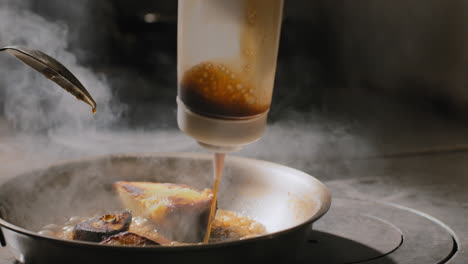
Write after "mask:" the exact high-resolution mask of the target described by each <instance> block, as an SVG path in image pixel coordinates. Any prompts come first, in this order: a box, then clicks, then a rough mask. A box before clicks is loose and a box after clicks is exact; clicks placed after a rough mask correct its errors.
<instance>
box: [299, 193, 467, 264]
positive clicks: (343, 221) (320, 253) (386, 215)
mask: <svg viewBox="0 0 468 264" xmlns="http://www.w3.org/2000/svg"><path fill="white" fill-rule="evenodd" d="M379 222H380V224H376V223H379ZM307 241H308V242H309V243H306V244H305V245H304V248H303V249H302V250H301V254H300V255H301V263H310V262H311V261H312V260H314V263H319V264H320V263H323V264H344V263H368V264H386V263H389V264H391V263H396V264H438V263H447V262H448V261H449V260H451V259H452V258H453V257H454V255H455V254H456V253H457V250H458V248H457V247H458V245H457V242H456V238H454V237H453V236H452V231H451V230H450V229H449V228H448V227H447V226H445V225H444V224H443V223H441V222H440V221H439V220H437V219H434V218H432V217H431V216H429V215H426V214H424V213H422V212H419V211H416V210H413V209H410V208H406V207H402V206H399V205H395V204H390V203H381V202H373V201H363V200H354V199H350V198H340V199H334V201H333V205H332V207H331V209H330V212H329V213H328V214H327V215H326V216H325V217H324V218H323V219H321V221H319V222H317V223H316V224H314V231H312V232H311V233H310V234H309V235H308V238H307Z"/></svg>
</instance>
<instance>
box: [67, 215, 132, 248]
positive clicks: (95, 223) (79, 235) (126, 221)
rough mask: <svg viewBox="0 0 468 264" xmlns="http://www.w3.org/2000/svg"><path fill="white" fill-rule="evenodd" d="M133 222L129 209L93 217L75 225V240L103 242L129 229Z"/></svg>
mask: <svg viewBox="0 0 468 264" xmlns="http://www.w3.org/2000/svg"><path fill="white" fill-rule="evenodd" d="M131 222H132V214H131V213H130V212H128V211H124V212H122V213H118V214H107V215H104V216H102V217H99V218H93V219H91V220H88V221H85V222H82V223H80V224H78V225H76V226H75V230H74V232H73V240H82V241H90V242H101V241H102V240H104V239H106V238H107V237H110V236H113V235H115V234H118V233H120V232H124V231H128V229H129V227H130V223H131Z"/></svg>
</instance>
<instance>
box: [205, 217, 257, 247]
mask: <svg viewBox="0 0 468 264" xmlns="http://www.w3.org/2000/svg"><path fill="white" fill-rule="evenodd" d="M265 233H266V229H265V226H263V225H262V224H260V223H259V222H256V221H254V220H253V219H251V218H248V217H246V216H241V215H238V214H236V213H234V212H230V211H225V210H218V211H217V213H216V217H215V220H214V221H213V225H212V230H211V237H210V242H224V241H232V240H239V239H244V238H249V237H255V236H259V235H263V234H265Z"/></svg>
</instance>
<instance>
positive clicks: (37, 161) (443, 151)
mask: <svg viewBox="0 0 468 264" xmlns="http://www.w3.org/2000/svg"><path fill="white" fill-rule="evenodd" d="M284 12H285V13H284V20H283V24H282V33H281V40H280V49H279V56H278V68H277V74H276V80H275V88H274V96H273V103H272V107H271V111H270V114H269V125H268V127H267V131H266V133H265V136H264V137H263V138H262V139H261V140H260V141H259V142H256V143H255V144H252V145H251V146H248V147H246V148H245V149H243V150H242V151H241V152H239V153H236V155H242V156H247V157H253V158H259V159H265V160H269V161H272V162H277V163H281V164H285V165H288V166H291V167H294V168H297V169H300V170H303V171H305V172H307V173H310V174H311V175H313V176H315V177H317V178H318V179H320V180H322V181H324V182H325V183H326V185H327V186H329V187H330V188H331V190H332V192H333V195H334V198H335V197H336V198H338V199H340V198H343V199H344V200H345V201H347V199H358V200H371V201H383V202H389V203H395V204H398V205H403V206H407V207H410V208H414V209H415V210H420V211H422V212H424V213H425V214H426V213H427V214H428V215H430V217H435V218H434V219H436V221H435V222H436V223H437V224H438V225H439V224H441V223H442V225H441V226H443V227H444V228H445V229H444V230H445V231H447V230H449V231H450V232H449V231H447V234H448V235H447V237H448V238H447V239H446V240H444V241H442V242H441V243H442V244H444V245H445V246H440V245H432V244H431V245H428V244H427V242H426V241H424V242H423V243H422V244H421V242H419V244H418V243H415V244H418V245H417V246H414V245H413V244H412V245H411V246H408V247H406V248H405V251H395V254H397V255H398V254H403V255H404V254H407V255H404V257H402V256H403V255H398V256H399V257H395V259H406V262H405V261H398V263H412V264H419V263H425V264H432V263H445V261H447V260H449V259H452V258H453V257H454V256H457V257H456V258H455V260H454V261H453V262H452V263H457V264H458V263H467V262H468V253H467V252H466V250H465V249H464V247H465V245H467V244H468V228H467V226H468V225H466V223H467V222H466V219H468V192H466V190H467V186H468V177H467V176H466V174H467V173H466V172H467V171H468V165H467V164H468V163H467V162H466V161H467V160H468V126H467V117H468V15H467V14H468V1H465V0H450V1H447V0H411V1H405V0H394V1H390V0H354V1H351V0H285V11H284ZM11 44H17V45H25V46H30V47H31V48H36V49H39V50H42V51H44V52H46V53H48V54H50V55H52V56H53V57H55V58H57V59H58V60H59V61H61V62H63V63H64V64H65V65H66V66H67V67H69V69H70V70H71V71H72V72H73V73H75V74H76V75H77V77H78V78H79V79H80V80H81V81H82V82H83V83H84V84H85V86H86V87H87V89H88V90H89V91H90V93H91V94H92V95H93V97H95V99H96V100H97V101H98V113H97V114H96V115H95V116H91V114H90V109H89V107H87V106H86V105H84V104H82V103H81V102H77V101H76V100H75V99H74V98H71V97H70V96H68V95H66V94H65V93H64V92H63V91H62V90H60V89H57V88H55V87H54V84H52V83H51V82H50V81H48V80H45V79H44V78H43V77H42V76H40V75H38V74H37V73H35V72H33V71H31V70H30V69H27V67H25V66H24V65H22V64H20V63H19V62H17V61H16V60H15V59H13V58H11V57H9V56H7V55H4V54H0V68H1V71H0V105H1V108H0V113H1V114H0V117H1V118H0V161H1V163H2V164H3V166H2V167H0V172H1V175H2V177H0V181H1V180H2V179H6V178H7V176H12V175H15V174H17V173H20V172H24V171H28V170H31V169H33V168H36V167H42V166H45V165H49V164H53V163H54V162H56V161H57V160H65V159H74V158H82V157H86V156H88V155H94V154H107V153H111V152H127V151H132V152H139V151H150V152H151V151H203V150H202V149H201V148H199V147H198V146H197V145H196V143H195V142H194V141H193V140H191V139H190V138H188V137H186V136H184V135H183V134H182V132H180V131H179V130H178V129H177V124H176V100H175V99H176V93H177V89H176V88H177V83H176V81H177V80H176V78H177V76H176V66H177V50H176V48H177V1H176V0H148V1H145V0H140V1H125V0H102V1H93V0H75V1H63V0H40V1H38V0H25V1H18V0H0V46H5V45H11ZM90 116H91V117H90ZM344 204H345V203H344ZM344 207H346V206H344ZM361 209H362V208H361ZM366 210H367V208H364V211H366ZM335 212H336V211H335ZM332 215H333V214H332ZM420 215H422V214H420ZM343 219H345V222H346V221H348V218H347V217H345V218H343ZM431 219H432V218H431ZM434 219H432V220H434ZM437 219H439V220H440V221H441V222H437V221H439V220H437ZM432 220H431V221H432ZM325 223H326V221H325ZM350 223H351V222H350ZM394 223H395V224H396V226H398V227H399V228H400V226H399V225H398V223H397V221H396V222H394ZM445 224H446V225H445ZM410 225H411V226H410V227H417V226H419V227H420V226H422V225H420V222H414V223H410ZM338 226H341V225H338ZM346 227H350V228H349V229H348V231H349V230H351V231H353V230H354V226H351V224H350V225H348V226H346ZM447 227H449V228H447ZM405 228H406V227H405ZM450 228H452V229H450ZM345 229H346V228H343V230H345ZM402 230H406V229H404V228H402ZM408 230H412V229H411V228H408ZM452 230H453V231H452ZM351 231H350V232H351ZM354 231H356V233H363V234H364V233H365V232H366V231H367V230H364V231H363V230H361V231H362V232H360V230H359V229H356V230H354ZM445 231H444V232H445ZM405 232H406V231H405ZM351 233H352V232H351ZM422 233H430V231H427V232H426V231H423V232H422ZM353 234H354V233H353ZM415 234H416V233H415ZM418 234H419V233H418ZM415 236H416V238H417V235H415ZM377 237H379V235H378V234H377ZM435 237H437V234H436V235H435ZM440 237H441V236H440ZM440 237H439V238H440ZM444 239H445V237H444ZM417 240H418V239H415V240H414V241H417ZM406 241H410V240H406ZM431 241H432V240H431ZM434 241H435V240H433V242H434ZM447 241H449V242H447ZM405 243H407V242H405ZM434 243H436V242H434ZM437 243H439V242H437ZM371 244H372V243H371ZM403 245H404V246H406V245H407V244H403ZM344 251H347V249H345V250H344ZM399 252H406V253H399ZM392 254H393V253H392ZM395 254H394V255H395ZM336 255H337V256H338V255H339V254H336ZM392 256H393V255H392ZM408 256H410V257H408ZM1 259H2V258H1V252H0V260H1ZM428 259H430V260H428ZM327 263H328V262H327ZM329 263H335V262H329ZM337 263H338V262H337ZM353 263H356V262H353ZM372 263H374V262H372ZM375 263H378V262H375Z"/></svg>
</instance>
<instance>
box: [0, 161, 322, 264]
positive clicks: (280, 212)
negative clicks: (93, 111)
mask: <svg viewBox="0 0 468 264" xmlns="http://www.w3.org/2000/svg"><path fill="white" fill-rule="evenodd" d="M211 162H212V161H211V155H206V154H193V153H160V154H123V155H109V156H100V157H94V158H89V159H86V160H78V161H73V162H67V163H61V164H57V165H55V166H53V167H50V168H46V169H43V170H39V171H34V172H31V173H28V174H24V175H20V176H18V177H15V178H14V179H12V180H10V181H8V182H6V183H4V184H3V185H1V186H0V241H1V243H2V246H7V247H8V248H9V249H10V251H11V252H12V253H13V254H14V255H15V257H16V258H17V259H18V260H19V261H21V262H25V263H190V262H194V263H241V262H247V263H253V262H258V261H260V263H264V262H266V261H276V262H280V263H281V262H283V263H291V260H293V259H294V254H295V250H296V249H297V248H298V246H299V245H300V244H301V243H302V242H303V240H304V239H305V236H306V233H307V231H308V230H310V229H311V225H312V223H313V222H314V221H316V220H317V219H319V218H320V217H321V216H323V215H324V214H325V213H326V212H327V210H328V209H329V207H330V203H331V196H330V193H329V191H328V190H327V188H326V187H325V186H324V185H323V184H322V183H320V182H319V181H318V180H317V179H315V178H313V177H312V176H310V175H308V174H305V173H303V172H301V171H298V170H295V169H292V168H288V167H285V166H282V165H278V164H274V163H270V162H265V161H259V160H252V159H246V158H240V157H234V156H229V157H228V158H227V160H226V168H225V175H224V178H223V179H222V182H221V186H220V195H219V202H218V207H219V208H222V209H227V210H232V211H235V212H240V213H243V214H245V215H247V216H250V217H253V218H254V219H256V220H258V221H260V222H261V223H263V224H264V225H265V226H266V228H267V230H268V234H267V235H264V236H261V237H256V238H250V239H245V240H240V241H233V242H223V243H217V244H208V245H194V246H179V247H149V248H139V247H117V246H106V245H99V244H94V243H87V242H77V241H65V240H60V239H55V238H51V237H47V236H42V235H39V234H37V233H36V232H37V231H38V230H39V229H40V228H41V227H42V226H44V225H46V224H49V223H57V222H58V223H63V222H64V221H65V219H68V218H69V217H71V216H76V215H82V216H83V215H84V216H86V215H89V214H90V213H92V212H96V210H98V209H108V210H111V209H118V208H120V207H119V206H120V205H119V203H118V200H117V198H116V196H115V194H114V193H113V191H112V183H113V182H115V181H117V180H131V181H157V182H174V183H184V184H188V185H191V186H193V187H196V188H205V187H210V186H211V184H212V164H211Z"/></svg>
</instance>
